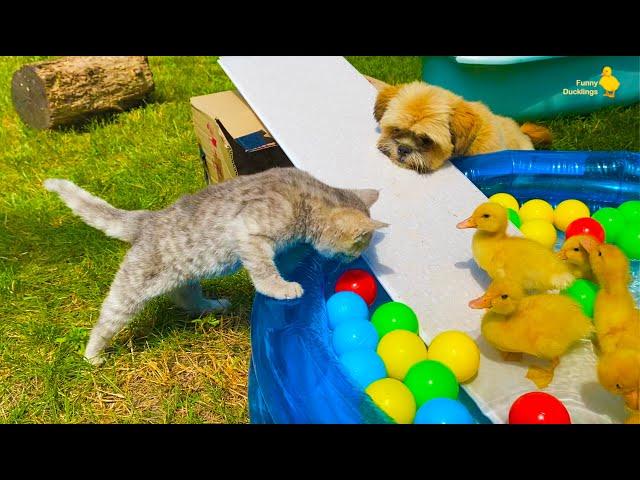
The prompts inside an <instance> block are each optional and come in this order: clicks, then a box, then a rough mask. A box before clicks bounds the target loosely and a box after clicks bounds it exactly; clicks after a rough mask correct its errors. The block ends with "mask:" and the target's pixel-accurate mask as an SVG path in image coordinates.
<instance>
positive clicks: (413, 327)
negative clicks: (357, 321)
mask: <svg viewBox="0 0 640 480" xmlns="http://www.w3.org/2000/svg"><path fill="white" fill-rule="evenodd" d="M371 323H373V326H374V327H375V328H376V330H377V331H378V335H379V336H380V338H382V337H384V336H385V335H386V334H387V333H389V332H392V331H393V330H407V331H409V332H411V333H416V334H417V333H418V317H417V316H416V314H415V313H414V312H413V310H411V309H410V308H409V307H408V306H406V305H405V304H404V303H401V302H387V303H383V304H382V305H380V306H379V307H378V308H377V309H376V311H375V312H373V316H372V317H371Z"/></svg>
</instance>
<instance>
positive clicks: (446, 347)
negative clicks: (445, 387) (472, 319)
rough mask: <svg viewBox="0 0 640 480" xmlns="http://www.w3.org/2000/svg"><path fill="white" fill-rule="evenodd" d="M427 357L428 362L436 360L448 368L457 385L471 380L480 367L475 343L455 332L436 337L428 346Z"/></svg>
mask: <svg viewBox="0 0 640 480" xmlns="http://www.w3.org/2000/svg"><path fill="white" fill-rule="evenodd" d="M427 356H428V358H429V360H438V361H439V362H442V363H444V364H445V365H446V366H447V367H449V368H450V369H451V371H452V372H453V373H454V374H455V376H456V379H457V380H458V383H462V382H466V381H467V380H470V379H471V378H473V377H474V376H475V374H476V373H478V368H479V367H480V349H479V348H478V346H477V345H476V342H474V341H473V339H472V338H471V337H470V336H469V335H467V334H466V333H464V332H459V331H456V330H449V331H447V332H442V333H440V334H439V335H437V336H436V338H434V339H433V341H432V342H431V344H430V345H429V352H428V353H427Z"/></svg>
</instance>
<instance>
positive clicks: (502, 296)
mask: <svg viewBox="0 0 640 480" xmlns="http://www.w3.org/2000/svg"><path fill="white" fill-rule="evenodd" d="M500 298H501V299H503V300H506V299H507V298H509V295H507V294H506V293H505V294H503V295H500Z"/></svg>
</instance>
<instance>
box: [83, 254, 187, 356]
mask: <svg viewBox="0 0 640 480" xmlns="http://www.w3.org/2000/svg"><path fill="white" fill-rule="evenodd" d="M174 287H175V283H173V278H172V274H171V273H170V272H169V271H167V270H166V269H164V267H163V266H162V265H160V264H159V263H158V262H157V259H155V258H153V257H148V256H147V255H145V253H144V252H141V251H139V250H137V251H136V250H135V247H134V248H133V249H131V250H129V253H128V254H127V256H126V257H125V259H124V261H123V262H122V265H121V266H120V269H119V270H118V273H116V276H115V278H114V279H113V283H112V284H111V288H110V289H109V294H108V295H107V298H106V299H105V300H104V302H103V303H102V309H101V310H100V318H99V319H98V322H97V323H96V324H95V326H94V327H93V329H92V330H91V335H90V336H89V342H88V343H87V346H86V348H85V353H84V356H85V358H86V359H87V360H88V361H89V362H90V363H92V364H94V365H99V364H101V363H102V362H103V358H102V355H101V354H102V351H103V350H104V348H105V347H106V346H107V345H108V344H109V342H110V341H111V339H112V338H113V337H114V336H115V335H116V334H117V333H118V332H119V331H120V330H122V329H123V328H124V327H125V326H126V325H127V324H129V322H131V320H132V319H133V317H134V316H135V315H136V314H137V313H138V312H140V311H141V310H142V309H143V308H144V306H145V305H146V303H147V302H148V301H149V300H151V299H152V298H154V297H157V296H158V295H162V294H163V293H165V292H167V291H169V290H171V289H172V288H174Z"/></svg>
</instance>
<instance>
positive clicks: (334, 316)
mask: <svg viewBox="0 0 640 480" xmlns="http://www.w3.org/2000/svg"><path fill="white" fill-rule="evenodd" d="M327 315H328V317H329V328H331V329H332V330H333V329H334V328H336V327H337V326H338V325H340V324H341V323H344V322H351V321H357V320H365V321H368V320H369V308H368V307H367V303H366V302H365V301H364V300H363V299H362V297H361V296H360V295H357V294H355V293H353V292H338V293H334V294H333V295H331V297H329V300H327Z"/></svg>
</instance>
